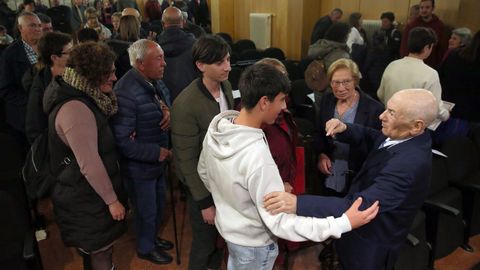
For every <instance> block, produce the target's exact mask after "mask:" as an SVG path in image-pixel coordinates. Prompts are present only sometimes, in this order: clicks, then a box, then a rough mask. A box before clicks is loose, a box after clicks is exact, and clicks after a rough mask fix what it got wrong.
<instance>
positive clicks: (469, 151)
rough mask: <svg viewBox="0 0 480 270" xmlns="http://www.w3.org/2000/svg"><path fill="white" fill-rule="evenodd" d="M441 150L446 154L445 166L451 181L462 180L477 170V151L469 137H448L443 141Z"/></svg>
mask: <svg viewBox="0 0 480 270" xmlns="http://www.w3.org/2000/svg"><path fill="white" fill-rule="evenodd" d="M441 150H442V152H443V153H444V154H445V155H447V156H448V159H447V168H448V173H449V175H450V176H451V179H452V181H457V182H463V181H465V180H466V179H467V178H468V177H469V176H470V175H471V174H474V173H476V172H478V164H479V153H478V150H477V147H476V146H475V144H474V143H473V142H472V140H471V139H470V138H468V137H466V136H454V137H450V138H448V139H447V140H446V141H445V142H444V143H443V145H442V148H441Z"/></svg>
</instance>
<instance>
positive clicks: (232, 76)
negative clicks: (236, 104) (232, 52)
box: [228, 67, 243, 90]
mask: <svg viewBox="0 0 480 270" xmlns="http://www.w3.org/2000/svg"><path fill="white" fill-rule="evenodd" d="M242 72H243V69H241V68H239V67H232V70H230V73H229V74H228V81H229V82H230V84H231V85H232V89H233V90H237V89H238V81H240V76H242Z"/></svg>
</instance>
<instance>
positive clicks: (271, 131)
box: [255, 58, 303, 266]
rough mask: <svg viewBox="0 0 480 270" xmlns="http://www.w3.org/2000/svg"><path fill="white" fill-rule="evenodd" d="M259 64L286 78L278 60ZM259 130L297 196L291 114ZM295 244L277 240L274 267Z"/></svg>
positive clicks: (294, 132)
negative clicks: (276, 71)
mask: <svg viewBox="0 0 480 270" xmlns="http://www.w3.org/2000/svg"><path fill="white" fill-rule="evenodd" d="M260 64H263V65H271V66H272V67H275V68H276V69H278V70H279V71H280V72H281V73H282V74H283V75H285V76H287V78H288V72H287V69H286V68H285V66H284V65H283V63H282V62H280V60H278V59H275V58H263V59H261V60H260V61H258V62H256V63H255V65H260ZM261 129H262V131H263V133H264V134H265V138H266V139H267V142H268V148H269V150H270V154H271V155H272V158H273V160H274V161H275V164H276V165H277V168H278V172H279V173H280V177H281V179H282V181H283V186H284V188H285V191H286V192H292V193H295V194H297V193H296V192H295V190H294V186H295V177H296V175H297V157H296V146H297V140H298V131H297V125H296V124H295V121H294V120H293V116H292V114H291V113H290V112H289V111H288V109H283V110H282V111H281V112H280V114H279V115H278V117H277V119H276V120H275V123H273V124H262V126H261ZM301 169H303V168H301ZM295 244H296V243H295V242H289V241H287V240H283V239H279V240H278V256H277V259H276V260H275V265H277V266H283V265H285V259H286V253H287V250H289V248H294V247H295V246H296V245H295Z"/></svg>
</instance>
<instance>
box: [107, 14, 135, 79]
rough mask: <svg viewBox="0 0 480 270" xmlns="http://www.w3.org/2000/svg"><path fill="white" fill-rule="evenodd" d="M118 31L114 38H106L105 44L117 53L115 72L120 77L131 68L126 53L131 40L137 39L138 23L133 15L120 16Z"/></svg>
mask: <svg viewBox="0 0 480 270" xmlns="http://www.w3.org/2000/svg"><path fill="white" fill-rule="evenodd" d="M118 31H119V32H118V34H117V35H116V37H115V39H110V40H108V41H107V44H108V46H110V48H111V49H112V50H113V51H114V52H115V54H116V55H117V60H115V66H116V67H117V70H116V71H115V72H116V73H115V74H116V76H117V78H122V77H123V75H124V74H125V73H127V71H129V70H130V69H131V68H132V66H131V65H130V63H131V61H130V57H129V55H128V47H130V45H132V43H133V42H135V41H137V40H139V38H140V37H139V36H140V23H139V22H138V20H137V19H136V18H135V17H134V16H131V15H128V16H122V17H121V18H120V27H119V29H118Z"/></svg>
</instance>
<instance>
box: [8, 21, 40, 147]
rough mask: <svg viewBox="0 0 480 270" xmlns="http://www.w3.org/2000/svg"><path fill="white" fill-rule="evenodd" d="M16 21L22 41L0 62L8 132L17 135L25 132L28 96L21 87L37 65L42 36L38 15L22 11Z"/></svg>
mask: <svg viewBox="0 0 480 270" xmlns="http://www.w3.org/2000/svg"><path fill="white" fill-rule="evenodd" d="M17 22H18V29H19V31H20V38H19V39H18V40H16V41H14V42H13V43H12V44H11V45H10V46H9V47H8V48H6V49H5V51H4V52H3V56H2V58H1V62H0V98H1V99H3V101H4V104H5V118H6V122H7V124H8V125H9V126H10V130H9V131H13V132H15V135H18V134H16V133H19V134H24V132H25V110H26V108H25V106H26V104H27V96H26V94H25V90H24V89H23V86H22V77H23V74H25V72H26V71H27V70H28V69H29V68H30V67H31V66H32V65H34V64H36V63H37V42H38V40H39V39H40V37H41V35H42V24H41V22H40V19H39V18H38V16H37V15H36V14H34V13H31V12H23V13H21V14H20V15H19V16H18V19H17ZM20 137H22V136H20ZM17 138H18V137H17ZM18 139H20V140H21V138H18Z"/></svg>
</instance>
